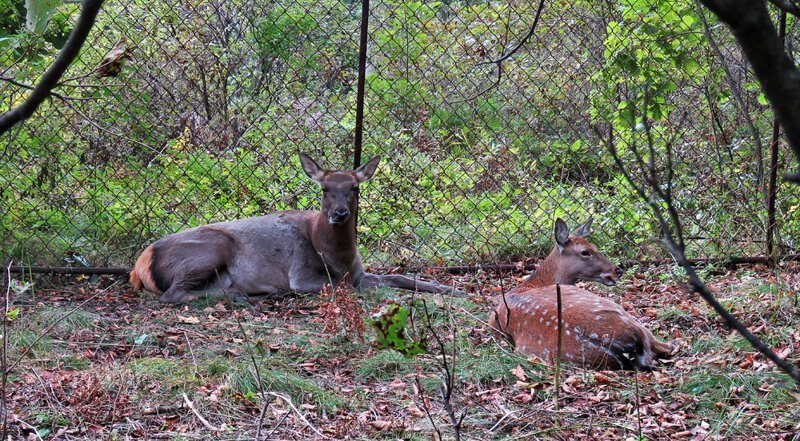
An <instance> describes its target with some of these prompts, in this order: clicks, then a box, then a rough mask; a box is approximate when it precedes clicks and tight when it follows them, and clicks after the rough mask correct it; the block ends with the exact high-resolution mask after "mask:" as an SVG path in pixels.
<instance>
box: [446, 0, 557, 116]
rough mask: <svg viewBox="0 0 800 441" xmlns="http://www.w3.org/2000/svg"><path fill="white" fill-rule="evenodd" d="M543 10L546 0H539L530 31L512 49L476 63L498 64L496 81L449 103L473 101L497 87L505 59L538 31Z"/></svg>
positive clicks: (512, 54) (479, 64)
mask: <svg viewBox="0 0 800 441" xmlns="http://www.w3.org/2000/svg"><path fill="white" fill-rule="evenodd" d="M542 10H544V0H539V7H538V8H537V9H536V16H535V17H534V18H533V24H532V25H531V27H530V29H528V33H527V34H525V36H524V37H522V39H521V40H520V41H519V42H518V43H517V45H516V46H514V47H513V48H512V49H511V50H510V51H508V52H506V53H505V54H503V55H501V56H499V57H498V58H497V59H495V60H489V61H483V62H481V63H478V64H476V65H475V67H479V66H484V65H487V64H494V65H496V66H497V78H496V79H495V81H494V82H493V83H492V84H491V85H490V86H489V87H487V88H485V89H483V90H481V91H478V92H477V93H476V94H474V95H472V96H470V97H469V98H464V99H461V100H456V101H450V102H448V104H458V103H463V102H465V101H472V100H474V99H475V98H478V97H480V96H482V95H485V94H486V93H488V92H489V91H490V90H492V89H494V88H496V87H497V86H499V85H500V80H501V79H502V77H503V61H506V60H508V59H509V58H511V57H512V56H514V54H516V53H517V52H518V51H519V50H520V49H522V46H524V45H525V43H527V42H528V40H530V39H531V37H532V36H533V34H534V32H536V26H537V25H538V24H539V17H541V15H542Z"/></svg>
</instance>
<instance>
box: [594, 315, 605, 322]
mask: <svg viewBox="0 0 800 441" xmlns="http://www.w3.org/2000/svg"><path fill="white" fill-rule="evenodd" d="M594 319H595V320H597V321H600V320H603V316H602V315H596V316H594Z"/></svg>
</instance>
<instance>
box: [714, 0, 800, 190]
mask: <svg viewBox="0 0 800 441" xmlns="http://www.w3.org/2000/svg"><path fill="white" fill-rule="evenodd" d="M700 1H701V2H702V3H703V5H705V6H706V7H707V8H708V9H710V10H711V11H712V12H713V13H714V14H716V15H717V17H719V19H720V20H722V21H723V22H724V23H725V24H726V25H728V27H729V28H730V30H731V33H733V36H734V37H736V41H738V42H739V46H741V48H742V52H743V53H744V55H745V56H746V57H747V59H748V60H749V61H750V64H751V65H752V66H753V71H754V72H755V74H756V77H757V78H758V81H759V82H760V83H761V88H762V89H763V90H764V95H766V97H767V99H768V100H769V102H770V103H771V104H772V109H773V110H774V111H775V115H776V116H777V117H778V121H779V122H780V125H781V127H783V129H784V132H785V133H786V139H787V140H788V141H789V146H790V147H791V148H792V150H793V151H794V153H795V155H796V156H797V159H798V162H800V71H798V69H797V67H796V66H795V65H794V62H793V61H792V60H791V59H790V58H789V56H788V55H787V54H786V51H785V50H784V48H783V44H782V42H781V39H780V37H779V36H778V32H777V30H776V29H775V26H774V24H773V23H772V19H771V18H770V16H769V12H768V11H767V3H766V2H765V1H753V0H700ZM776 2H778V3H780V4H786V3H787V2H788V0H783V1H781V0H775V1H773V4H775V3H776ZM788 3H791V2H788ZM791 4H792V5H794V3H791ZM788 179H790V180H792V181H795V182H800V174H795V175H793V176H790V177H788Z"/></svg>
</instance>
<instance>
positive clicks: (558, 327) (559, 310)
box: [554, 283, 562, 426]
mask: <svg viewBox="0 0 800 441" xmlns="http://www.w3.org/2000/svg"><path fill="white" fill-rule="evenodd" d="M556 311H557V313H558V314H557V315H558V316H557V319H558V323H557V324H556V330H557V332H558V336H557V339H556V360H555V361H556V372H555V375H556V381H555V383H556V384H555V388H556V390H555V397H554V398H555V410H556V418H555V422H556V425H557V426H559V425H560V424H561V419H560V418H559V417H558V408H559V395H560V391H559V389H561V349H562V341H561V335H562V332H561V328H562V315H561V314H562V308H561V285H560V284H558V283H556Z"/></svg>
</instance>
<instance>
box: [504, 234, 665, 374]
mask: <svg viewBox="0 0 800 441" xmlns="http://www.w3.org/2000/svg"><path fill="white" fill-rule="evenodd" d="M591 222H592V221H591V219H590V220H589V221H588V222H586V223H585V224H584V225H581V226H580V227H578V228H577V229H576V230H575V231H574V232H573V233H572V234H571V235H570V234H569V230H568V229H567V225H566V224H565V223H564V221H563V220H561V219H558V220H556V224H555V236H556V246H555V248H554V249H553V251H552V252H551V253H550V255H549V256H547V258H546V259H545V260H544V261H543V262H542V263H541V265H540V266H539V268H538V270H537V271H536V272H535V273H534V274H532V275H530V276H529V277H528V278H527V279H526V280H524V281H523V282H522V283H521V284H520V285H519V286H517V287H515V288H514V289H512V290H511V291H510V292H509V293H508V294H506V295H505V299H504V300H501V301H500V303H499V304H498V305H497V308H496V309H495V311H494V312H493V313H492V317H491V318H490V325H491V326H492V327H493V328H494V329H497V330H499V331H500V332H502V333H504V334H505V335H506V336H508V337H509V338H510V339H511V340H512V341H513V343H514V346H515V347H516V348H517V349H518V350H519V351H521V352H523V353H526V354H533V355H536V356H538V357H540V358H542V359H550V358H554V357H555V355H556V350H557V349H556V348H557V342H558V332H559V330H561V331H562V345H561V361H564V362H571V363H577V364H581V365H583V366H586V367H590V368H595V369H628V370H631V369H636V370H651V369H652V368H653V362H654V359H656V358H669V356H670V353H671V352H672V347H671V346H670V345H669V344H667V343H663V342H661V341H658V340H657V339H656V338H655V337H654V336H653V334H652V333H651V332H650V331H649V330H647V329H646V328H645V327H644V326H643V325H642V324H641V323H639V322H638V321H637V320H636V319H635V318H633V317H632V316H631V315H630V314H628V313H627V312H625V310H623V309H622V307H621V306H619V305H617V304H616V303H614V302H612V301H610V300H608V299H605V298H602V297H599V296H597V295H594V294H592V293H590V292H589V291H586V290H584V289H581V288H578V287H576V286H572V284H573V283H575V282H576V281H578V280H589V281H596V282H600V283H603V284H604V285H609V286H610V285H614V284H615V283H616V282H617V280H619V277H620V276H621V275H622V270H621V269H620V268H619V267H618V266H617V265H615V264H614V263H612V262H611V261H610V260H609V259H608V258H606V257H605V256H604V255H602V254H600V252H598V250H597V247H596V246H594V245H593V244H591V243H589V242H588V241H587V240H586V236H588V235H589V229H590V228H591ZM556 284H558V285H559V287H560V289H561V305H562V319H561V322H562V326H561V328H560V329H559V326H558V316H557V314H558V305H557V300H556V296H557V295H556Z"/></svg>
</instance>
